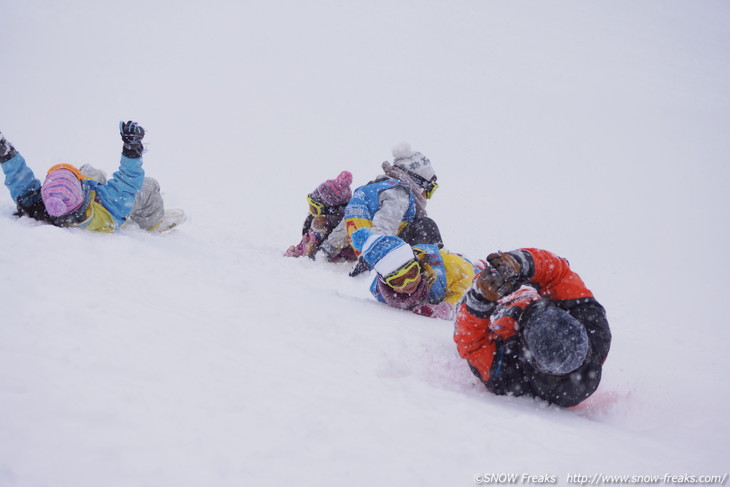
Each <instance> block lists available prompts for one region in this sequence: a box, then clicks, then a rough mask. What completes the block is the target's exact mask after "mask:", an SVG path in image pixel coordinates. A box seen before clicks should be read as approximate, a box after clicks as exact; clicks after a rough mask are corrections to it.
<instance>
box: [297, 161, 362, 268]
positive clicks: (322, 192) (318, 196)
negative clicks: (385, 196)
mask: <svg viewBox="0 0 730 487" xmlns="http://www.w3.org/2000/svg"><path fill="white" fill-rule="evenodd" d="M350 184H352V174H351V173H350V172H349V171H342V172H341V173H340V174H339V175H338V176H337V177H336V178H335V179H328V180H327V181H325V182H323V183H322V184H320V185H319V186H317V187H316V188H315V190H314V191H312V192H311V193H310V194H308V195H307V203H308V204H309V215H308V216H307V218H306V219H305V220H304V226H303V228H302V240H301V241H300V242H299V243H298V244H297V245H292V246H291V247H289V249H288V250H287V251H286V252H285V253H284V255H285V256H286V257H302V256H307V257H311V258H314V253H315V252H317V250H318V249H319V245H320V244H321V243H322V242H323V241H324V240H325V239H327V238H328V237H329V236H330V235H332V234H333V233H335V232H340V233H341V234H342V235H340V236H335V237H334V238H337V239H339V238H343V237H344V238H346V237H347V235H346V234H345V227H344V225H342V226H340V227H339V228H338V225H339V224H340V222H341V221H342V218H343V217H344V216H345V207H346V206H347V203H349V201H350V198H351V197H352V191H351V190H350ZM342 260H348V261H354V260H357V257H356V256H355V253H354V252H353V250H352V248H351V247H350V246H346V247H344V248H342V249H341V250H340V251H339V252H336V253H335V254H333V256H332V258H331V259H330V261H332V262H337V261H342Z"/></svg>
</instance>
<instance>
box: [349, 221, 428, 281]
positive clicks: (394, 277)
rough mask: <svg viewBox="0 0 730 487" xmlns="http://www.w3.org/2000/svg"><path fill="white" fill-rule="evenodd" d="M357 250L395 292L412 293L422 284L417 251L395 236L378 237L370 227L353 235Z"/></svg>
mask: <svg viewBox="0 0 730 487" xmlns="http://www.w3.org/2000/svg"><path fill="white" fill-rule="evenodd" d="M352 243H353V247H355V249H357V250H359V251H361V252H362V258H363V260H364V261H365V262H366V263H367V264H368V266H369V267H370V268H371V269H375V271H376V272H377V273H378V274H379V275H380V276H381V278H382V279H383V282H385V283H386V284H387V285H388V286H389V287H390V288H392V289H393V291H395V292H397V293H404V294H410V293H412V292H413V291H415V289H416V288H418V286H419V284H420V283H421V265H420V263H419V262H418V261H417V260H416V256H415V254H414V252H413V248H412V247H411V246H410V245H408V244H407V243H405V242H404V241H403V240H402V239H400V238H398V237H395V236H392V235H377V234H374V233H372V232H371V231H370V230H369V229H367V228H360V229H358V230H356V231H355V232H354V233H353V234H352Z"/></svg>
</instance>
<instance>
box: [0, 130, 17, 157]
mask: <svg viewBox="0 0 730 487" xmlns="http://www.w3.org/2000/svg"><path fill="white" fill-rule="evenodd" d="M15 154H16V151H15V147H13V145H12V144H11V143H10V142H8V139H6V138H5V136H4V135H3V133H2V132H0V164H2V163H3V162H6V161H9V160H10V159H12V158H13V157H15Z"/></svg>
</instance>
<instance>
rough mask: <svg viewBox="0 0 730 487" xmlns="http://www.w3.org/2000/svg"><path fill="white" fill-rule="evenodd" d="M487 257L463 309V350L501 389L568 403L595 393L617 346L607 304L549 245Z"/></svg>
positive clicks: (458, 332)
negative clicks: (609, 353) (550, 250)
mask: <svg viewBox="0 0 730 487" xmlns="http://www.w3.org/2000/svg"><path fill="white" fill-rule="evenodd" d="M487 261H488V262H489V266H487V267H486V268H485V269H484V270H483V271H482V272H481V273H479V274H478V275H477V277H476V278H475V279H474V281H473V283H472V286H471V288H470V289H469V291H468V292H467V293H466V296H465V297H464V299H463V300H462V302H461V303H460V304H459V307H458V309H457V315H456V323H455V331H454V341H455V342H456V346H457V349H458V351H459V355H460V356H461V357H462V358H464V359H466V360H467V362H468V363H469V366H470V367H471V370H472V372H473V373H474V375H476V376H477V377H479V379H480V380H481V381H482V382H483V383H484V385H485V386H486V387H487V389H488V390H490V391H491V392H493V393H494V394H498V395H506V394H510V395H514V396H522V395H528V396H534V397H539V398H542V399H544V400H546V401H549V402H551V403H554V404H557V405H559V406H563V407H570V406H575V405H576V404H578V403H580V402H581V401H583V400H585V399H586V398H588V397H589V396H590V395H591V394H593V392H594V391H595V390H596V389H597V388H598V384H599V382H600V381H601V370H602V366H603V362H604V361H605V360H606V356H607V355H608V351H609V348H610V346H611V331H610V329H609V326H608V321H607V320H606V311H605V310H604V308H603V306H601V305H600V304H599V303H598V301H596V299H595V298H594V297H593V294H592V293H591V291H589V290H588V289H587V288H586V287H585V284H584V283H583V281H582V280H581V278H580V277H579V276H578V274H576V273H575V272H573V271H572V270H571V269H570V266H569V264H568V261H567V260H565V259H562V258H560V257H558V256H556V255H555V254H553V253H551V252H548V251H546V250H539V249H520V250H514V251H512V252H506V253H501V252H500V253H494V254H490V255H489V256H487Z"/></svg>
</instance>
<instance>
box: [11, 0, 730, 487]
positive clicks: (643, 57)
mask: <svg viewBox="0 0 730 487" xmlns="http://www.w3.org/2000/svg"><path fill="white" fill-rule="evenodd" d="M0 17H1V18H2V19H3V22H2V26H3V27H2V29H0V61H1V63H0V64H2V66H3V67H4V69H3V71H4V75H3V76H2V78H0V79H1V81H0V92H2V93H3V94H4V96H3V102H2V105H0V106H1V107H2V108H1V109H0V130H2V131H3V132H4V133H5V134H6V135H7V137H8V138H9V139H10V140H11V141H12V142H13V143H14V144H15V145H16V147H17V148H18V149H19V150H20V151H21V152H22V153H23V154H24V155H25V157H26V159H27V160H28V163H29V164H30V166H31V167H32V168H34V170H35V171H36V174H42V172H43V171H44V170H45V169H46V168H47V167H49V166H50V165H51V164H54V163H57V162H69V163H76V164H79V165H80V164H83V163H87V162H88V163H92V164H95V165H97V166H98V167H102V168H104V169H106V170H107V171H108V172H112V171H113V170H114V169H115V165H116V164H117V162H118V158H119V150H120V145H119V138H118V134H117V133H116V124H117V121H118V120H121V119H125V120H126V119H135V120H138V121H139V122H141V123H142V124H143V125H144V126H145V128H146V129H147V131H148V136H147V138H146V141H147V143H148V149H149V152H148V153H147V154H146V155H145V168H146V171H147V173H148V175H150V176H153V177H156V178H157V179H158V180H159V181H160V182H161V185H162V187H163V193H164V194H165V196H166V199H167V202H168V203H169V205H170V206H171V207H182V208H184V209H185V210H186V211H187V212H188V214H189V215H190V220H189V222H188V223H186V224H185V226H183V227H182V228H180V229H179V230H178V231H176V232H173V233H171V234H168V235H164V236H155V235H149V234H146V233H145V232H142V231H140V230H138V229H135V228H128V229H127V230H126V231H125V232H123V233H120V234H116V235H94V234H90V233H85V232H83V231H77V230H68V229H58V228H53V227H48V226H44V225H39V224H37V223H36V222H34V221H31V220H28V219H21V220H18V219H15V218H14V217H12V212H13V205H12V203H11V201H10V198H9V196H8V195H7V193H6V194H5V196H4V197H3V198H2V199H0V248H2V250H3V253H2V256H0V296H2V304H1V306H0V309H1V310H2V312H0V486H6V485H7V486H23V487H26V486H34V487H35V486H50V485H52V486H74V487H79V486H98V485H104V486H125V487H128V486H146V485H150V486H152V485H154V486H160V485H176V486H186V487H187V486H201V485H216V486H228V485H230V486H240V485H263V486H266V485H284V484H296V485H312V486H315V485H316V486H319V485H349V486H371V485H388V486H390V485H393V486H395V485H433V486H458V485H465V486H466V485H475V482H474V476H475V475H476V474H484V473H520V474H521V473H530V474H535V475H540V474H548V475H554V476H556V479H557V483H559V484H561V485H567V482H568V480H567V476H568V474H575V473H580V474H587V475H593V474H594V473H602V474H622V475H634V474H635V475H638V474H655V475H664V474H665V473H671V474H677V475H682V474H695V475H715V474H725V473H727V466H728V464H727V460H726V459H727V455H728V451H730V448H729V446H730V441H729V440H728V435H729V434H730V421H729V420H728V419H727V414H726V408H727V405H728V404H729V403H730V387H729V386H728V381H727V373H728V369H729V367H728V366H729V365H730V359H729V358H728V354H727V343H728V340H730V332H729V331H728V327H727V325H728V319H727V317H726V315H725V312H724V310H725V306H723V304H724V299H723V298H724V296H723V291H724V289H723V287H724V286H723V282H722V280H723V277H724V275H726V274H727V273H728V271H730V261H729V259H728V256H727V253H726V252H725V250H726V249H727V248H728V247H730V234H729V232H728V229H727V221H728V208H730V205H728V203H729V201H728V196H727V190H726V187H727V184H728V182H730V177H729V176H730V164H728V154H729V153H730V139H729V138H728V137H727V131H728V126H729V123H730V111H729V108H730V97H729V95H728V92H727V86H728V85H729V82H730V65H729V64H728V62H727V52H728V49H729V48H730V33H729V32H728V28H727V26H728V25H730V23H729V21H730V7H728V5H727V4H726V3H723V2H719V1H706V0H702V1H699V2H692V3H691V4H690V3H687V2H679V1H661V2H660V1H646V2H641V3H636V2H628V1H612V2H591V3H586V2H577V1H575V2H574V1H561V2H551V3H544V2H478V1H469V0H465V1H461V2H451V3H449V4H446V3H443V2H435V1H425V2H424V1H419V2H416V1H411V0H404V1H402V2H385V1H375V2H368V5H367V6H366V5H364V4H362V5H359V4H356V3H354V2H335V1H333V0H315V1H314V2H294V1H281V2H264V1H247V2H225V1H214V2H208V3H206V4H201V3H199V2H196V3H193V2H189V3H188V2H181V3H171V2H163V1H162V0H155V1H147V2H124V3H114V4H111V3H109V4H107V3H105V2H85V1H83V0H72V1H70V2H62V3H58V2H50V1H47V0H37V1H28V2H22V3H21V2H13V3H11V2H5V3H3V4H2V5H0ZM403 140H407V141H409V142H410V143H411V145H412V146H413V147H414V148H415V149H416V150H420V151H422V152H423V153H425V154H426V155H428V156H429V157H430V158H431V160H432V162H433V164H434V167H435V169H436V171H437V173H438V175H439V182H440V183H441V187H440V189H439V191H438V192H437V194H436V195H435V197H434V199H433V200H432V201H431V202H430V203H429V213H430V215H431V216H433V217H434V218H435V219H436V220H437V221H438V222H439V224H440V226H441V228H442V233H443V235H444V239H445V241H446V243H447V246H448V247H449V248H450V249H452V250H454V251H459V252H463V253H465V254H466V255H467V256H470V257H474V258H479V257H483V256H484V255H486V253H488V252H490V251H493V250H495V249H502V250H508V249H512V248H516V247H521V246H537V247H543V248H547V249H550V250H553V251H555V252H557V253H558V254H560V255H563V256H565V257H567V258H568V259H569V260H570V262H571V264H572V266H573V267H574V268H575V269H576V270H577V271H578V272H579V273H580V274H581V275H582V276H583V278H584V280H585V281H586V282H587V284H588V286H589V287H590V288H591V289H592V290H593V292H594V294H595V295H596V297H597V298H598V299H599V301H600V302H601V303H602V304H604V306H605V307H606V308H607V311H608V315H609V321H610V323H611V325H612V330H613V334H614V342H613V348H612V351H611V354H610V356H609V359H608V362H607V363H606V367H605V371H604V380H603V382H602V384H601V387H600V388H599V390H598V392H597V393H596V394H595V395H594V396H593V397H592V398H591V399H589V400H588V401H587V402H586V403H584V404H583V405H581V406H579V407H578V408H576V409H574V410H567V411H566V410H560V409H557V408H554V407H549V406H546V405H544V404H542V403H540V402H538V401H534V400H529V399H515V398H503V397H495V396H492V395H490V394H489V393H488V392H487V391H486V390H485V389H484V388H483V386H482V385H481V384H480V383H478V381H477V380H476V379H475V378H474V377H473V376H472V374H471V373H470V372H469V370H468V367H467V366H466V364H465V362H464V361H462V360H461V359H460V358H459V357H458V355H457V354H456V350H455V347H454V345H453V342H452V338H451V334H452V331H453V327H452V325H451V324H450V323H448V322H446V321H441V320H431V319H426V318H422V317H417V316H414V315H411V314H409V313H404V312H400V311H396V310H392V309H389V308H387V307H384V306H382V305H379V304H377V303H375V302H374V301H373V300H372V299H371V298H370V296H369V293H368V291H367V287H368V284H369V279H368V278H367V277H365V276H362V277H361V278H357V279H352V278H350V277H348V276H347V270H348V267H347V266H346V265H332V264H327V263H324V262H312V261H309V260H294V259H284V258H282V257H281V253H282V252H283V251H284V250H285V249H286V247H287V246H288V245H290V244H292V243H295V242H296V241H297V240H298V233H299V228H300V225H301V222H302V220H303V219H304V217H305V212H306V205H305V203H304V201H303V199H304V196H305V194H306V193H307V192H309V191H311V190H312V189H314V187H316V185H317V184H318V183H319V182H321V180H323V179H325V178H332V177H334V176H335V175H336V174H337V173H338V172H339V171H341V170H343V169H349V170H350V171H352V172H353V174H354V177H355V183H356V184H361V183H364V182H366V181H367V180H369V179H371V178H372V177H373V176H375V175H376V174H377V173H378V171H379V164H380V162H381V161H383V160H385V159H388V158H390V149H391V147H392V146H393V145H395V144H397V143H398V142H401V141H403Z"/></svg>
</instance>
